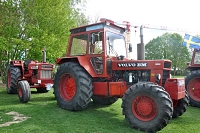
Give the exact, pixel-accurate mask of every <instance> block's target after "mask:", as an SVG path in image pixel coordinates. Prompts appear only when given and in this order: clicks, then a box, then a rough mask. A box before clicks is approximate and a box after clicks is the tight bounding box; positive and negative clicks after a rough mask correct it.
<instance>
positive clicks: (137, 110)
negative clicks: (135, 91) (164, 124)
mask: <svg viewBox="0 0 200 133" xmlns="http://www.w3.org/2000/svg"><path fill="white" fill-rule="evenodd" d="M132 112H133V114H134V115H135V116H136V117H137V118H138V119H139V120H141V121H150V120H152V119H153V118H154V117H155V116H156V114H157V106H156V103H155V102H154V100H153V99H152V98H150V97H148V96H138V97H136V98H135V99H134V101H133V102H132Z"/></svg>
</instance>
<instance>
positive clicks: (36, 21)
mask: <svg viewBox="0 0 200 133" xmlns="http://www.w3.org/2000/svg"><path fill="white" fill-rule="evenodd" d="M84 3H85V1H84V0H62V1H61V0H45V1H41V0H0V55H1V56H0V66H1V68H0V75H1V76H3V77H4V78H3V79H5V76H6V69H7V66H8V64H9V60H13V59H22V60H25V59H27V58H31V59H34V60H38V61H41V60H42V51H41V50H42V48H43V47H44V46H46V49H47V61H48V62H50V63H55V59H56V58H57V57H60V56H62V55H63V54H64V53H66V49H67V42H68V38H69V34H70V32H69V30H70V29H71V28H75V27H76V26H78V25H82V23H84V24H86V23H87V19H86V17H85V16H84V15H83V14H82V13H81V10H76V9H78V8H77V7H76V6H77V5H79V4H84ZM4 82H5V80H4Z"/></svg>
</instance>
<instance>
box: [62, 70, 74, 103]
mask: <svg viewBox="0 0 200 133" xmlns="http://www.w3.org/2000/svg"><path fill="white" fill-rule="evenodd" d="M59 91H60V95H61V97H62V98H63V99H64V100H66V101H69V100H72V99H73V97H74V96H75V94H76V82H75V79H74V78H73V77H72V76H71V75H70V74H63V75H62V76H61V79H60V84H59Z"/></svg>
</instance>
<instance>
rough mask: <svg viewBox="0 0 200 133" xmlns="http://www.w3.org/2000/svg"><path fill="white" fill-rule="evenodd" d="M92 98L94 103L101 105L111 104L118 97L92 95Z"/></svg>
mask: <svg viewBox="0 0 200 133" xmlns="http://www.w3.org/2000/svg"><path fill="white" fill-rule="evenodd" d="M92 100H93V102H94V103H97V104H101V105H111V104H113V103H115V102H116V101H117V100H118V98H117V97H100V96H92Z"/></svg>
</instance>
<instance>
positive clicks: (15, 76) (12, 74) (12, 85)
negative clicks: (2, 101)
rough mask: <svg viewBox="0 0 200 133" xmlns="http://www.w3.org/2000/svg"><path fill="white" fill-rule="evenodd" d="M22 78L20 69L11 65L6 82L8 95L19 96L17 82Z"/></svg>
mask: <svg viewBox="0 0 200 133" xmlns="http://www.w3.org/2000/svg"><path fill="white" fill-rule="evenodd" d="M20 78H21V70H20V68H19V67H14V66H12V65H9V67H8V71H7V80H6V90H7V93H8V94H17V82H18V80H19V79H20Z"/></svg>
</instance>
